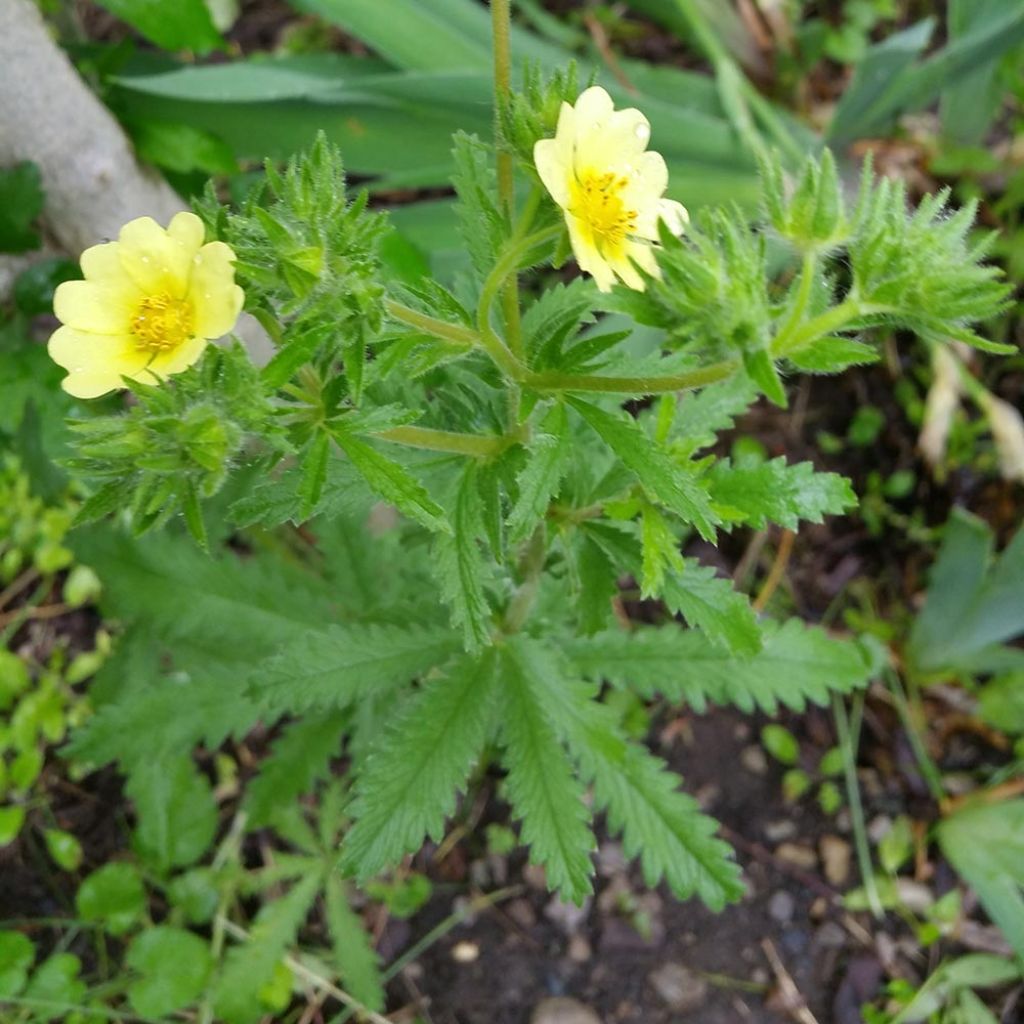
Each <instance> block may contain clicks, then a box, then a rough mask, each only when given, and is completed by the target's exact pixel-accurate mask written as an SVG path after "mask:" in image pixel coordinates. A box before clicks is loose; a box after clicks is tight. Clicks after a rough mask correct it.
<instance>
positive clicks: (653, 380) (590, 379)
mask: <svg viewBox="0 0 1024 1024" xmlns="http://www.w3.org/2000/svg"><path fill="white" fill-rule="evenodd" d="M739 368H740V361H739V360H738V359H726V360H723V361H722V362H720V363H711V364H710V365H709V366H702V367H700V368H698V369H696V370H684V371H683V372H682V373H673V374H670V375H668V376H665V377H600V376H595V375H591V374H586V373H556V372H550V373H531V374H529V375H528V376H527V377H526V378H525V379H524V381H523V383H524V384H525V385H526V386H527V387H531V388H534V389H535V390H536V391H599V392H602V393H604V394H609V395H659V394H664V393H665V392H667V391H687V390H689V389H690V388H701V387H704V386H705V385H706V384H714V383H715V382H716V381H720V380H726V379H727V378H729V377H731V376H732V375H733V374H734V373H735V372H736V371H737V370H738V369H739Z"/></svg>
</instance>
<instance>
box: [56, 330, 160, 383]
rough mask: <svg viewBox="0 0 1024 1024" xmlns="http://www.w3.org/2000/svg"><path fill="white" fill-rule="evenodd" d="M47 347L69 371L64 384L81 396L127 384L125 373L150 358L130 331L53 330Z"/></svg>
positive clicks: (132, 371) (141, 365) (130, 373)
mask: <svg viewBox="0 0 1024 1024" xmlns="http://www.w3.org/2000/svg"><path fill="white" fill-rule="evenodd" d="M47 350H48V351H49V353H50V358H51V359H52V360H53V361H54V362H55V363H57V365H58V366H63V367H64V369H65V370H68V371H69V372H70V376H69V377H67V378H66V379H65V380H64V381H62V382H61V385H62V387H63V388H64V390H65V391H67V392H68V393H69V394H72V395H75V396H76V397H78V398H95V397H96V396H97V395H103V394H106V393H107V392H108V391H113V390H115V389H116V388H121V387H124V384H123V383H122V381H121V377H122V375H124V376H132V375H133V374H135V373H137V372H138V371H139V370H140V369H141V368H142V367H144V366H145V365H146V362H147V361H148V359H149V356H148V355H147V353H145V352H142V351H140V350H139V349H138V348H137V347H136V346H135V344H134V340H133V339H132V337H131V336H130V335H112V334H86V333H85V332H83V331H78V330H75V328H73V327H61V328H59V329H58V330H56V331H54V333H53V335H52V336H51V337H50V341H49V344H48V345H47Z"/></svg>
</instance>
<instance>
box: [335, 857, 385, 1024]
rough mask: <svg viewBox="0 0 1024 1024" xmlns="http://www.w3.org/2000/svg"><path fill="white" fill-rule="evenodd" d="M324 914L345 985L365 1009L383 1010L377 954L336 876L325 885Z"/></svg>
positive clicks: (341, 882)
mask: <svg viewBox="0 0 1024 1024" xmlns="http://www.w3.org/2000/svg"><path fill="white" fill-rule="evenodd" d="M324 911H325V914H326V917H327V927H328V928H329V929H330V932H331V946H332V948H333V950H334V962H335V965H336V966H337V968H338V973H339V974H340V975H341V982H342V985H343V986H344V987H345V988H346V989H347V990H348V991H349V992H351V993H352V995H353V996H355V998H356V999H358V1000H359V1001H360V1002H361V1003H362V1004H363V1005H364V1006H366V1007H368V1008H369V1009H371V1010H376V1011H380V1010H383V1009H384V986H383V984H382V982H381V976H380V967H379V961H378V958H377V951H376V950H375V949H374V948H373V945H372V943H371V941H370V936H369V935H367V933H366V929H365V927H364V926H363V920H362V918H361V917H360V916H359V915H358V914H357V913H356V912H355V911H354V910H353V909H352V908H351V907H350V906H349V903H348V894H347V892H346V887H345V883H344V882H343V881H342V880H341V879H340V878H338V876H337V875H335V874H329V875H328V876H327V879H326V882H325V885H324Z"/></svg>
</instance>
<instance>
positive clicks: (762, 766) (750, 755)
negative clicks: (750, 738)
mask: <svg viewBox="0 0 1024 1024" xmlns="http://www.w3.org/2000/svg"><path fill="white" fill-rule="evenodd" d="M740 764H741V765H743V767H744V768H746V769H747V771H748V772H752V773H753V774H754V775H764V774H765V773H766V772H767V771H768V756H767V755H766V754H765V752H764V750H763V749H762V748H761V747H758V746H756V745H752V746H749V747H744V748H743V749H742V750H741V751H740Z"/></svg>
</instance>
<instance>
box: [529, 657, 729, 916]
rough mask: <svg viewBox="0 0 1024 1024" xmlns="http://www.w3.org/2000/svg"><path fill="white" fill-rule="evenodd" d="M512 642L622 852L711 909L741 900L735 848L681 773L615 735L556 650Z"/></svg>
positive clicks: (647, 874)
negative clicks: (686, 788)
mask: <svg viewBox="0 0 1024 1024" xmlns="http://www.w3.org/2000/svg"><path fill="white" fill-rule="evenodd" d="M514 643H515V653H516V657H517V658H518V659H519V660H520V662H521V663H522V664H523V665H525V666H527V673H526V674H527V676H528V678H529V679H530V681H531V684H532V686H533V687H534V688H535V693H536V694H537V696H538V697H541V696H542V698H543V707H544V709H545V712H546V716H547V719H548V721H550V722H551V724H552V726H553V727H554V729H555V730H556V731H557V732H558V734H559V735H560V736H561V738H562V739H564V740H565V742H567V743H568V744H569V747H570V750H571V752H572V754H573V756H574V757H575V758H576V759H577V761H578V762H579V765H580V771H581V773H582V775H583V777H584V779H586V780H587V781H589V782H592V783H593V787H594V798H595V807H596V808H597V809H604V810H606V811H607V814H608V826H609V829H610V831H611V832H612V833H620V832H621V833H622V837H623V845H624V848H625V850H626V853H627V855H628V856H630V857H637V856H638V857H640V861H641V865H642V867H643V872H644V880H645V882H646V883H647V885H649V886H651V887H652V888H653V887H654V886H655V885H657V884H658V883H659V881H661V879H662V878H664V879H665V881H666V882H667V883H668V884H669V886H670V888H671V889H672V891H673V892H674V893H675V894H676V895H677V896H679V897H680V898H686V897H688V896H691V895H693V894H694V893H696V894H697V895H698V896H700V898H701V899H702V900H703V901H704V902H705V903H706V904H707V905H708V906H709V907H711V908H712V909H720V908H721V907H722V906H723V905H724V904H725V903H726V902H727V901H729V900H735V899H738V898H739V897H740V896H741V895H742V893H743V886H742V884H741V883H740V881H739V868H738V867H737V865H736V863H735V862H734V861H733V860H732V859H731V857H732V851H731V850H730V849H729V847H728V845H727V844H726V843H723V842H722V841H721V840H720V839H716V838H715V837H714V835H713V833H714V832H715V830H716V829H717V827H718V825H717V823H716V822H714V821H713V820H712V819H711V818H708V817H706V816H705V815H704V814H702V813H701V812H700V810H699V808H698V806H697V803H696V801H695V800H693V799H692V798H691V797H689V796H687V795H686V794H685V793H681V792H680V791H679V784H680V779H679V777H678V776H677V775H674V774H673V773H672V772H670V771H668V770H667V769H666V768H665V765H664V764H663V762H662V761H660V760H659V759H658V758H656V757H654V756H653V755H652V754H651V753H650V752H649V751H647V750H646V749H645V748H644V747H642V746H640V745H638V744H635V743H631V742H629V741H628V740H626V739H625V738H624V737H623V736H622V735H621V734H620V732H619V727H618V724H617V722H616V718H615V712H614V711H612V709H611V708H609V707H607V706H606V705H604V704H601V703H599V702H598V701H595V700H593V699H592V695H591V690H590V688H589V687H587V686H586V685H584V684H582V683H580V682H579V681H577V680H574V679H573V678H572V676H571V675H568V678H567V673H566V671H565V666H564V665H563V664H562V663H561V661H560V659H559V657H558V656H557V655H556V654H555V652H554V651H552V650H551V649H550V648H548V647H547V646H546V645H544V644H542V643H540V642H538V641H535V640H531V639H528V638H526V637H516V638H514ZM510 646H511V642H510Z"/></svg>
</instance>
